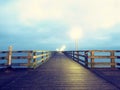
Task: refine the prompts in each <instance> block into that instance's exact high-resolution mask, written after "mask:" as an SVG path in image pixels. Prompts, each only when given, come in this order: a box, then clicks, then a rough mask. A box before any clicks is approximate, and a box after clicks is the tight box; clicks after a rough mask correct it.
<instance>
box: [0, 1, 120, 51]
mask: <svg viewBox="0 0 120 90" xmlns="http://www.w3.org/2000/svg"><path fill="white" fill-rule="evenodd" d="M68 33H69V34H68ZM119 33H120V0H0V43H1V44H0V50H1V49H4V50H6V48H7V47H8V46H9V45H12V46H13V48H14V49H47V50H54V49H55V48H56V47H59V46H60V45H61V44H63V43H64V44H65V45H66V46H67V49H68V50H73V49H74V46H73V44H72V43H73V42H72V41H71V40H70V37H71V38H72V39H74V40H75V39H80V40H79V42H78V44H80V48H82V49H91V48H92V49H93V48H95V49H98V48H99V49H103V48H104V49H107V48H108V49H114V48H115V49H116V48H119V47H120V42H119V40H120V36H119ZM81 38H82V39H81ZM88 42H90V43H89V44H88ZM24 43H27V44H24ZM31 43H32V44H31ZM108 44H109V46H108ZM60 49H61V47H60V48H59V50H60ZM63 49H64V48H62V50H63Z"/></svg>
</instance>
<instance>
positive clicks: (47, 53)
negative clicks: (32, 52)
mask: <svg viewBox="0 0 120 90" xmlns="http://www.w3.org/2000/svg"><path fill="white" fill-rule="evenodd" d="M48 53H49V52H46V60H47V58H48Z"/></svg>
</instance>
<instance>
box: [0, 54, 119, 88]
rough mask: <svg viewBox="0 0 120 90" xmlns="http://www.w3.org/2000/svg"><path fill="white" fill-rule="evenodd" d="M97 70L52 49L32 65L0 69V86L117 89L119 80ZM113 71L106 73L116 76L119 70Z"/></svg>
mask: <svg viewBox="0 0 120 90" xmlns="http://www.w3.org/2000/svg"><path fill="white" fill-rule="evenodd" d="M115 70H116V71H115ZM103 71H104V70H103ZM111 71H113V70H112V69H110V70H108V72H111ZM98 72H99V71H98V70H95V69H90V68H89V69H88V68H85V67H83V66H82V65H80V64H79V63H77V62H75V61H73V60H72V59H70V58H68V57H67V56H65V55H64V54H63V53H56V54H55V55H54V56H53V57H52V58H51V59H49V60H48V61H47V62H46V63H44V64H43V65H41V66H40V67H38V68H36V69H11V70H10V71H6V70H1V71H0V90H120V87H119V84H120V82H118V81H117V80H115V79H114V80H115V82H118V83H116V84H115V83H114V82H111V81H108V80H107V78H106V77H107V76H105V75H106V73H105V71H104V72H101V73H103V76H100V74H101V73H98ZM114 73H115V74H114ZM114 73H112V74H110V75H109V76H111V78H115V77H116V76H117V79H119V80H120V70H118V69H114ZM115 75H116V76H115ZM109 79H110V78H109Z"/></svg>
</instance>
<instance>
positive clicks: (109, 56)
mask: <svg viewBox="0 0 120 90" xmlns="http://www.w3.org/2000/svg"><path fill="white" fill-rule="evenodd" d="M64 53H65V55H67V56H68V57H71V58H72V59H73V60H75V61H77V62H79V63H80V64H82V65H84V66H85V67H89V68H98V67H111V68H116V67H119V66H120V50H80V51H65V52H64Z"/></svg>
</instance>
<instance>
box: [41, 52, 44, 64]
mask: <svg viewBox="0 0 120 90" xmlns="http://www.w3.org/2000/svg"><path fill="white" fill-rule="evenodd" d="M43 54H44V51H42V53H41V55H42V57H41V59H42V62H43V58H44V56H43Z"/></svg>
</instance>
